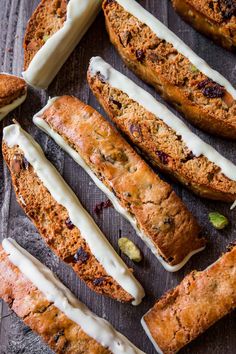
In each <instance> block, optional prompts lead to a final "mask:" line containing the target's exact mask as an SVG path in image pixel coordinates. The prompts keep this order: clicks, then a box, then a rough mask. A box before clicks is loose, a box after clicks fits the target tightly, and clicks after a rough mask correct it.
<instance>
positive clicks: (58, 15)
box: [24, 0, 67, 70]
mask: <svg viewBox="0 0 236 354" xmlns="http://www.w3.org/2000/svg"><path fill="white" fill-rule="evenodd" d="M66 8H67V1H66V0H41V2H40V4H39V5H38V7H37V8H36V10H35V11H34V13H33V14H32V16H31V18H30V20H29V22H28V24H27V28H26V32H25V37H24V51H25V52H24V53H25V56H24V70H27V68H28V66H29V64H30V62H31V60H32V59H33V57H34V56H35V54H36V53H37V52H38V51H39V50H40V48H41V47H42V46H43V45H44V44H45V43H46V41H47V40H48V39H49V38H50V37H51V36H52V35H53V34H54V33H56V32H57V31H58V30H59V29H60V28H62V26H63V24H64V22H65V20H66Z"/></svg>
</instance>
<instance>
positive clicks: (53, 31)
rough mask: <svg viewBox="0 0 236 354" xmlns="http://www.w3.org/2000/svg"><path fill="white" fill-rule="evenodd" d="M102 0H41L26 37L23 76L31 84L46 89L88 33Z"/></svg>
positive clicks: (28, 26) (27, 29)
mask: <svg viewBox="0 0 236 354" xmlns="http://www.w3.org/2000/svg"><path fill="white" fill-rule="evenodd" d="M101 4H102V0H69V2H68V5H67V1H66V0H41V2H40V4H39V5H38V7H37V8H36V10H35V11H34V13H33V15H32V17H31V18H30V20H29V22H28V25H27V28H26V33H25V38H24V49H25V58H24V70H25V71H24V72H23V77H24V79H25V80H26V81H27V83H29V84H30V85H31V86H34V87H36V88H47V87H48V86H49V85H50V83H51V82H52V80H53V79H54V77H55V76H56V75H57V73H58V71H59V70H60V69H61V67H62V65H63V64H64V63H65V61H66V60H67V58H68V57H69V55H70V54H71V53H72V51H73V50H74V48H75V47H76V46H77V44H78V43H79V41H80V40H81V38H82V37H83V36H84V34H85V33H86V32H87V30H88V28H89V27H90V25H91V24H92V22H93V21H94V19H95V17H96V15H97V14H98V12H99V10H100V8H101Z"/></svg>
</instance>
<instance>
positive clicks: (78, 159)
mask: <svg viewBox="0 0 236 354" xmlns="http://www.w3.org/2000/svg"><path fill="white" fill-rule="evenodd" d="M57 99H58V97H55V98H53V99H50V100H49V101H48V103H47V105H46V106H45V107H44V108H43V109H42V110H41V111H39V112H38V113H36V114H35V116H34V117H33V121H34V123H35V124H36V125H37V126H38V127H39V128H40V129H42V130H43V131H44V132H45V133H47V134H48V135H49V136H51V138H52V139H53V140H55V142H56V143H57V144H58V145H59V146H60V147H61V148H62V149H63V150H65V151H66V152H67V153H68V154H69V155H70V156H71V157H72V158H73V159H74V160H75V162H77V163H78V164H79V165H80V166H81V167H82V168H83V169H84V170H85V171H86V172H87V173H88V175H89V176H90V177H91V178H92V180H93V181H94V183H95V184H96V185H97V187H98V188H100V189H101V191H102V192H104V193H105V194H106V195H107V197H108V198H109V199H110V200H111V202H112V204H113V206H114V208H115V209H116V210H117V211H118V213H120V214H121V215H122V216H123V217H125V218H126V219H127V220H128V221H129V222H130V224H131V225H132V226H133V228H134V229H135V231H136V233H137V235H138V236H139V237H140V238H141V239H142V240H143V241H144V242H145V244H146V245H147V246H148V247H149V248H150V249H151V251H152V253H153V254H154V255H155V256H156V257H157V259H158V260H159V262H160V263H161V264H162V266H163V267H164V268H165V269H166V270H167V271H169V272H176V271H178V270H179V269H180V268H182V267H183V266H184V265H185V264H186V263H187V262H188V260H189V259H190V258H191V257H192V256H193V255H194V254H196V253H198V252H200V251H202V250H203V249H204V247H203V248H200V249H198V250H195V251H193V252H191V253H190V254H189V255H187V256H186V257H185V258H184V259H183V261H182V262H181V263H179V264H177V265H174V266H171V265H170V264H168V263H167V262H166V261H165V260H164V259H163V258H162V257H161V256H160V254H159V252H158V250H157V248H156V246H155V244H154V243H153V242H152V241H151V239H150V238H149V237H148V236H147V235H146V234H145V233H144V232H143V231H142V230H140V228H139V227H138V223H137V220H136V218H135V217H134V216H132V215H131V214H130V213H129V212H128V211H127V210H126V209H124V208H123V207H122V206H121V204H120V202H119V200H118V199H117V198H116V196H115V195H114V193H113V192H112V191H111V190H110V189H108V188H107V187H106V186H105V185H104V184H103V183H102V181H100V179H98V178H97V176H96V175H95V174H94V173H93V171H92V170H91V169H90V167H89V166H88V165H87V164H86V162H85V161H84V159H83V158H82V156H81V155H79V153H78V152H77V151H75V150H74V149H73V148H71V147H70V146H69V144H68V143H67V142H66V141H65V140H64V139H63V138H62V137H61V136H60V135H59V134H58V133H57V132H55V131H54V130H53V129H52V128H51V127H50V126H49V125H48V124H47V122H45V121H44V120H43V119H42V118H40V117H41V116H42V114H43V112H44V111H45V110H46V109H48V108H49V107H50V106H51V105H52V104H53V103H54V102H55V101H56V100H57Z"/></svg>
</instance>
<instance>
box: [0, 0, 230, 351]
mask: <svg viewBox="0 0 236 354" xmlns="http://www.w3.org/2000/svg"><path fill="white" fill-rule="evenodd" d="M38 2H39V0H33V1H28V0H0V70H1V71H5V72H9V73H14V74H20V73H21V71H22V62H23V50H22V39H23V35H24V30H25V27H26V23H27V19H28V18H29V17H30V15H31V13H32V11H33V9H34V8H35V6H36V5H37V3H38ZM141 3H142V4H143V5H144V6H146V8H148V10H149V11H151V12H152V13H153V14H155V15H156V16H157V17H159V19H161V20H162V21H163V22H164V23H165V24H166V25H168V26H169V27H170V28H171V29H172V30H174V32H175V33H177V34H178V35H179V36H180V37H181V38H182V39H184V40H185V41H186V42H187V43H188V44H189V45H190V46H191V47H192V48H193V49H194V50H195V51H196V52H197V53H199V55H200V56H202V57H203V58H204V59H206V60H207V61H208V62H209V63H210V65H212V66H213V67H214V68H215V69H217V70H219V71H221V72H222V73H223V74H224V75H225V76H226V77H227V78H228V79H230V80H231V82H232V83H233V84H234V85H236V61H235V56H234V55H233V54H230V53H228V52H226V51H225V50H223V49H221V48H220V47H217V46H216V45H214V44H213V43H212V42H211V41H210V40H208V39H206V38H204V37H203V36H202V35H200V34H198V33H196V32H195V31H194V30H193V29H192V28H191V27H189V26H188V25H187V24H185V23H184V22H183V21H182V20H180V18H179V17H178V16H177V15H176V14H175V13H174V11H173V9H172V8H171V5H170V3H169V2H168V1H166V0H158V1H157V0H146V1H145V0H142V1H141ZM93 55H101V56H103V57H104V58H105V59H106V60H107V61H109V62H110V63H111V64H112V65H114V66H115V67H116V68H117V69H118V70H121V71H122V72H123V73H125V74H127V75H128V76H129V77H131V78H133V79H134V81H136V82H137V83H138V84H140V85H141V86H142V87H144V88H146V89H147V90H148V91H149V92H151V93H152V94H154V95H156V94H155V93H154V90H152V89H151V88H150V87H148V86H147V85H145V84H144V83H142V82H141V81H140V80H139V79H137V78H136V77H135V76H134V75H133V74H132V73H131V72H129V71H128V69H126V68H125V67H124V65H123V63H122V62H121V60H120V58H119V56H118V55H117V53H116V52H115V50H114V48H113V47H112V46H111V44H110V43H109V40H108V36H107V34H106V31H105V27H104V19H103V16H102V14H100V15H99V17H98V18H97V19H96V21H95V23H94V24H93V26H92V27H91V28H90V30H89V31H88V33H87V34H86V36H85V37H84V39H83V40H82V41H81V43H80V45H79V46H78V47H77V49H76V50H75V51H74V53H73V54H72V55H71V57H70V58H69V60H68V61H67V63H66V64H65V65H64V67H63V68H62V70H61V71H60V73H59V74H58V76H57V78H56V79H55V80H54V82H53V83H52V85H51V86H50V88H49V90H48V91H47V92H45V91H35V90H32V89H30V90H29V95H28V99H27V101H26V102H25V103H24V105H23V106H22V107H20V108H19V109H17V110H16V111H15V112H14V113H12V114H11V115H9V116H8V117H7V118H5V120H4V122H3V123H1V124H0V132H2V128H3V127H4V126H6V125H8V124H10V123H11V121H12V118H13V117H16V118H17V120H18V121H19V122H20V123H21V124H22V125H23V127H24V128H26V129H27V130H28V131H29V132H30V133H31V134H33V136H34V137H35V138H36V140H37V141H38V142H39V143H40V144H41V145H42V146H43V148H44V150H45V152H46V155H47V157H48V158H49V160H51V161H52V162H53V163H54V164H55V165H56V167H57V168H58V169H59V171H60V172H61V173H62V174H63V176H64V178H65V180H66V181H67V182H68V183H69V185H70V186H71V187H72V188H73V189H74V191H75V192H76V194H77V195H78V197H79V198H80V200H81V201H82V203H83V205H84V206H85V208H86V209H87V210H88V211H89V212H90V213H91V214H92V215H93V216H94V218H95V220H96V222H97V223H98V225H99V226H100V227H101V229H102V230H103V231H104V233H105V234H106V235H107V237H108V239H109V240H110V241H111V243H112V244H113V246H114V247H115V248H116V249H117V250H118V247H117V238H118V235H119V234H121V235H123V236H124V235H128V236H129V237H131V238H132V239H134V240H135V242H136V243H137V244H138V245H139V246H140V248H141V249H142V250H143V254H144V261H143V262H142V263H141V264H140V265H134V264H132V263H131V262H129V260H128V259H127V258H125V261H126V263H127V264H128V265H129V266H132V267H134V271H135V274H136V276H137V278H138V279H139V280H140V281H141V282H142V284H143V285H144V287H145V289H146V293H147V297H146V299H145V300H144V302H143V304H142V305H140V306H139V307H137V308H135V307H132V306H131V305H122V304H118V303H116V302H114V301H112V300H110V299H107V298H103V297H101V296H96V295H95V294H93V293H92V292H91V291H90V290H88V289H87V288H86V287H85V285H84V284H82V283H81V282H80V281H79V280H78V279H77V278H76V276H75V274H73V272H72V271H71V270H70V269H68V268H67V267H66V266H65V265H63V264H62V263H61V262H59V261H58V259H57V257H55V256H54V255H53V254H52V253H51V252H50V251H49V250H48V249H47V248H46V246H45V245H44V243H43V241H42V240H41V238H40V236H39V235H38V233H37V231H36V230H35V228H34V227H33V226H32V224H31V222H30V221H29V220H28V218H27V217H26V216H25V214H24V212H23V211H22V210H21V208H20V207H19V206H18V205H17V203H16V199H15V195H14V193H13V191H12V187H11V181H10V177H9V172H8V170H7V168H6V165H5V164H4V163H3V160H2V155H1V154H0V238H1V239H3V238H5V237H13V238H15V239H16V240H17V241H18V242H19V243H20V244H21V245H23V246H24V247H25V248H26V249H27V250H28V251H30V252H31V253H32V254H33V255H35V256H36V257H38V258H39V259H40V260H41V261H42V262H44V263H45V264H46V265H48V266H49V267H50V268H51V269H52V270H53V271H54V272H55V273H56V274H57V275H58V276H59V278H60V279H61V280H62V281H63V282H64V283H65V284H66V285H67V286H68V287H69V288H70V289H71V290H72V291H73V292H74V293H75V294H76V295H78V297H79V298H80V299H81V300H82V301H83V302H84V303H86V304H87V305H88V306H89V307H90V308H91V309H92V310H93V311H94V312H95V313H96V314H98V315H99V316H103V317H104V318H106V319H108V320H109V321H110V322H111V323H112V324H113V325H114V326H115V327H116V328H117V329H118V330H120V331H121V332H122V333H124V334H125V335H126V336H127V337H129V338H130V339H131V340H132V341H133V342H134V343H135V344H136V345H137V346H139V347H140V348H141V349H143V350H145V352H146V353H148V354H152V353H154V349H153V347H152V345H151V343H150V342H149V340H148V339H147V337H146V335H145V333H144V332H143V330H142V328H141V325H140V318H141V316H142V315H143V314H144V313H145V312H146V311H147V310H148V309H149V308H150V307H151V306H152V305H153V303H154V300H155V299H156V298H158V297H160V296H161V295H162V294H163V293H164V292H165V291H166V290H168V289H170V288H172V287H174V286H175V285H176V284H177V283H178V282H179V281H180V280H181V279H182V278H183V277H184V275H185V274H187V273H188V272H189V271H190V270H192V269H193V268H198V269H204V268H205V267H206V266H208V265H209V264H210V263H211V262H214V261H215V260H216V259H217V258H218V256H219V255H220V254H221V253H222V252H223V251H224V250H225V247H226V245H227V244H228V243H229V242H230V241H232V240H234V239H236V237H235V234H236V232H235V231H236V228H235V226H234V225H235V216H236V209H235V210H234V211H232V212H230V211H229V206H228V205H227V204H224V203H216V202H210V201H206V200H202V199H200V198H197V197H195V196H194V195H193V194H191V193H190V192H188V191H187V190H186V189H183V188H181V187H180V186H179V185H177V184H174V183H172V182H170V183H171V184H172V185H173V186H174V188H175V190H176V191H177V193H178V194H179V195H180V196H181V197H182V199H183V200H184V202H185V203H186V204H187V205H188V207H189V209H190V210H192V212H193V214H195V215H196V217H197V218H198V220H199V221H200V223H201V225H202V227H203V229H204V230H205V232H206V234H207V236H208V239H209V244H208V247H207V250H206V251H205V252H203V253H201V254H199V255H197V256H195V257H194V258H193V259H192V260H191V261H190V262H189V263H188V265H187V266H186V267H185V268H184V269H183V270H181V271H180V272H178V273H177V274H169V273H167V272H166V271H165V270H164V269H163V268H162V267H161V265H160V264H159V263H158V262H157V261H156V260H155V258H154V256H153V255H152V254H151V253H150V251H149V250H147V248H146V247H145V246H144V245H143V243H142V242H141V240H139V239H138V238H137V237H136V235H135V232H134V230H133V229H132V227H131V226H130V225H129V224H128V223H127V222H126V221H125V220H124V219H123V218H122V217H121V216H120V215H118V213H117V212H115V211H114V210H113V209H111V208H110V209H108V210H106V211H104V213H103V215H102V216H101V218H98V217H96V216H95V215H94V211H93V209H94V206H95V204H96V203H98V202H101V201H102V200H105V199H106V197H105V196H104V195H103V193H102V192H100V191H99V190H98V188H97V187H96V186H95V185H94V184H93V183H92V182H91V180H90V178H89V177H88V176H87V175H86V174H85V173H84V172H83V171H82V169H81V168H80V167H78V166H77V165H76V164H75V163H74V162H73V161H72V160H71V159H70V158H69V157H68V156H67V155H66V154H64V153H63V152H62V151H61V150H60V149H59V148H58V146H57V145H56V144H55V143H54V142H53V141H52V140H51V139H49V138H48V137H47V136H46V135H45V134H43V133H41V132H40V131H39V130H38V129H36V127H34V125H33V124H32V120H31V118H32V115H33V114H34V113H35V112H36V111H38V110H39V109H40V108H41V107H42V106H43V105H44V104H45V102H46V100H47V98H48V97H49V96H54V95H61V94H73V95H75V96H78V97H79V98H80V99H82V100H84V101H85V102H87V103H89V104H91V105H92V106H93V107H95V108H96V109H98V110H99V111H102V110H101V108H100V107H99V104H98V103H97V102H96V100H95V98H94V97H93V95H92V94H91V92H90V91H89V88H88V85H87V83H86V69H87V65H88V61H89V59H90V57H91V56H93ZM156 97H158V96H157V95H156ZM158 99H160V98H159V97H158ZM195 131H197V130H195ZM197 133H198V134H199V136H201V137H202V138H203V139H204V140H205V141H207V142H209V143H210V144H212V145H213V146H214V147H216V148H217V149H218V150H219V151H220V152H221V153H222V154H224V155H225V156H227V157H228V158H230V159H231V160H232V161H234V162H235V163H236V156H235V148H236V143H233V142H229V141H224V140H222V139H216V138H213V137H210V136H208V135H206V134H204V133H202V132H200V131H197ZM0 136H1V137H0V139H2V133H0ZM214 210H217V211H219V212H222V213H223V214H225V215H226V216H228V217H229V219H230V222H231V224H230V226H229V227H228V228H227V229H226V230H225V231H221V232H218V231H216V230H214V229H213V228H212V227H211V226H210V224H209V222H208V212H210V211H214ZM0 286H1V284H0ZM235 320H236V318H235V312H234V313H233V314H231V315H230V316H227V317H226V318H224V319H222V320H221V321H219V323H217V324H216V325H215V326H213V327H212V328H211V329H209V330H208V331H207V333H205V334H203V335H202V336H201V337H199V338H198V339H197V340H196V341H195V342H193V343H192V344H190V345H189V346H188V347H187V348H186V349H184V350H183V351H182V353H194V354H196V353H197V354H213V353H214V354H224V353H225V354H226V353H227V354H233V353H235V348H236V336H235V333H236V321H235ZM0 353H1V354H16V353H25V354H36V353H37V354H42V353H44V354H46V353H51V351H50V350H49V349H48V348H47V347H46V345H45V344H44V343H42V341H41V340H40V339H39V337H37V336H36V335H35V334H34V333H32V331H30V330H29V329H28V328H27V327H26V326H25V325H24V324H23V323H22V321H20V320H19V319H18V318H17V317H16V316H15V315H14V314H12V313H11V312H10V311H9V309H8V307H7V306H6V305H5V304H4V303H2V302H1V303H0Z"/></svg>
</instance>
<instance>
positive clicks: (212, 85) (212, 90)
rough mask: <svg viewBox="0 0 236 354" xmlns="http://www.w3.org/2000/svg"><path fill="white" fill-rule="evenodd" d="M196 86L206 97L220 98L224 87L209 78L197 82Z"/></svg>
mask: <svg viewBox="0 0 236 354" xmlns="http://www.w3.org/2000/svg"><path fill="white" fill-rule="evenodd" d="M197 87H198V89H200V90H201V91H202V93H203V95H204V96H206V97H208V98H221V97H223V96H224V94H225V89H224V87H223V86H221V85H219V84H217V83H216V82H214V81H212V80H210V79H205V80H203V81H201V82H199V84H198V86H197Z"/></svg>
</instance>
